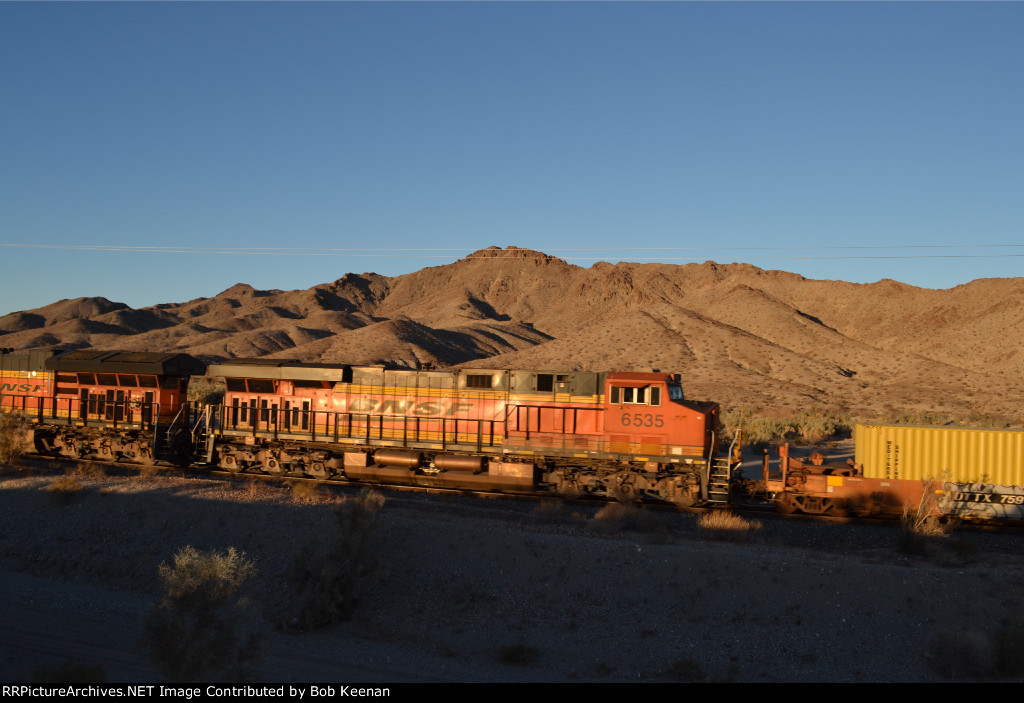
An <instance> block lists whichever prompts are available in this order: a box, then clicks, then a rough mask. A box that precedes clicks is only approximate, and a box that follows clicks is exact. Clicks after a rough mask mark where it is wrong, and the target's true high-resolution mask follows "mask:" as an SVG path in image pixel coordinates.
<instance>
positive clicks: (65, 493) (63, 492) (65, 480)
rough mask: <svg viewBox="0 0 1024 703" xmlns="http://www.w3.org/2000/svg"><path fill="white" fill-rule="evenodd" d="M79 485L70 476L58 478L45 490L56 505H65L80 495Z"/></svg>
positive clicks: (80, 486)
mask: <svg viewBox="0 0 1024 703" xmlns="http://www.w3.org/2000/svg"><path fill="white" fill-rule="evenodd" d="M83 488H84V486H82V484H81V483H79V482H78V481H76V480H75V479H74V478H72V477H70V476H58V477H57V478H55V479H53V482H52V483H51V484H50V485H49V486H48V487H47V488H46V490H47V491H49V493H50V496H51V497H52V498H53V501H54V502H55V503H57V504H58V505H67V504H69V503H70V502H71V501H73V500H74V499H75V498H77V497H78V496H80V495H82V489H83Z"/></svg>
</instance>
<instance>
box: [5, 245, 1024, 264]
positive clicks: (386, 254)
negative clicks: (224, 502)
mask: <svg viewBox="0 0 1024 703" xmlns="http://www.w3.org/2000/svg"><path fill="white" fill-rule="evenodd" d="M0 247H7V248H23V249H51V250H53V249H56V250H67V251H95V252H107V253H145V254H202V255H221V256H225V255H227V256H317V257H324V256H329V257H353V258H354V257H359V258H402V259H451V258H452V254H461V255H463V256H465V257H469V256H470V255H471V254H473V253H476V252H469V251H467V249H465V248H340V247H322V248H313V247H202V246H177V247H173V246H144V245H115V244H21V243H10V244H0ZM1020 248H1024V244H885V245H813V246H768V247H717V246H716V247H618V248H603V249H602V248H559V247H551V248H548V249H547V251H546V252H542V253H544V254H548V255H550V253H551V252H569V253H571V254H572V255H562V256H560V257H558V258H562V259H565V260H566V261H600V260H601V259H603V258H615V259H622V258H627V257H628V258H629V260H631V261H636V262H667V261H685V262H696V261H703V260H706V259H707V258H709V257H710V256H711V255H712V254H713V253H716V252H717V253H725V252H730V253H735V252H740V253H744V252H745V253H747V254H748V255H750V256H751V258H754V259H756V260H759V261H835V260H853V259H985V258H1005V257H1024V254H1016V253H1010V252H1006V251H1004V252H1001V253H991V254H989V253H984V254H975V253H967V252H961V253H910V254H885V253H879V254H867V253H850V254H830V255H824V254H823V255H814V256H806V255H805V256H768V255H765V254H754V252H768V253H775V252H784V251H816V250H821V251H851V252H853V251H858V252H859V251H892V250H927V249H933V250H950V249H967V250H978V249H1020ZM656 251H657V252H665V253H666V254H667V253H675V252H680V253H681V252H704V255H703V256H699V257H697V256H666V255H661V256H630V253H631V252H656ZM428 252H429V253H428ZM441 252H446V253H441ZM593 252H600V253H601V254H603V255H602V256H578V255H575V254H582V253H593ZM476 258H481V259H484V258H486V259H518V258H521V256H520V255H518V254H515V253H506V252H505V251H504V250H500V253H499V251H495V252H494V253H493V254H488V255H485V256H480V257H476Z"/></svg>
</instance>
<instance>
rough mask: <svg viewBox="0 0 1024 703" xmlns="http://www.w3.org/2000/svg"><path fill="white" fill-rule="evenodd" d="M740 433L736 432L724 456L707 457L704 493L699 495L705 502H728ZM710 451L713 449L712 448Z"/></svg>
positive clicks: (712, 503) (736, 461)
mask: <svg viewBox="0 0 1024 703" xmlns="http://www.w3.org/2000/svg"><path fill="white" fill-rule="evenodd" d="M739 442H740V434H739V432H737V433H736V434H735V435H734V436H733V439H732V444H730V445H729V452H728V453H727V454H726V455H725V456H724V457H722V456H715V457H710V456H709V457H708V469H707V472H708V473H707V480H706V481H705V484H704V485H705V489H704V491H703V493H704V495H703V496H701V497H702V498H703V499H704V501H705V502H706V503H709V504H711V505H726V504H728V503H729V491H730V484H731V482H732V469H733V464H734V462H735V463H739V459H738V458H737V457H738V456H739V453H738V451H737V449H738V443H739ZM712 451H714V449H713V448H712Z"/></svg>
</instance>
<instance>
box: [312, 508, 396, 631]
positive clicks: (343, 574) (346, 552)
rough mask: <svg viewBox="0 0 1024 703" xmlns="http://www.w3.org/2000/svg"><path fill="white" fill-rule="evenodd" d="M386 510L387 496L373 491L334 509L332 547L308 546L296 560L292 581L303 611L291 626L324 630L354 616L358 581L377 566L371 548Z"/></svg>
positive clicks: (329, 545)
mask: <svg viewBox="0 0 1024 703" xmlns="http://www.w3.org/2000/svg"><path fill="white" fill-rule="evenodd" d="M383 506H384V496H382V495H381V494H380V493H377V492H376V491H373V490H370V489H363V490H362V491H361V492H360V493H359V495H358V496H357V497H355V498H347V499H345V500H344V501H342V502H341V503H338V504H337V505H335V506H333V508H332V510H333V512H334V515H335V518H336V519H337V531H336V532H335V533H334V535H333V536H332V537H331V538H330V541H329V542H328V543H327V544H316V543H310V544H307V545H306V546H305V547H304V548H303V549H302V551H301V552H299V554H297V555H296V557H295V562H294V564H293V569H292V571H293V574H292V575H293V580H294V581H295V583H296V585H297V586H298V588H299V591H300V594H301V595H300V598H301V602H302V606H301V608H300V610H299V613H298V615H297V616H296V617H295V618H294V620H293V623H292V624H294V625H295V626H297V627H299V628H301V629H304V630H307V629H314V628H317V627H325V626H327V625H332V624H334V623H336V622H339V621H341V620H343V619H344V618H345V617H346V616H347V615H348V614H349V613H350V612H351V609H352V607H353V605H354V603H355V599H356V595H357V593H358V589H359V583H360V581H362V580H363V579H365V578H366V577H367V576H368V575H369V574H370V573H372V571H373V569H374V567H375V566H376V560H375V559H374V558H373V557H372V554H371V551H370V542H371V540H372V538H373V535H374V533H375V532H376V529H377V523H378V521H379V518H380V510H381V508H382V507H383Z"/></svg>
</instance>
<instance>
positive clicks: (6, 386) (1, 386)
mask: <svg viewBox="0 0 1024 703" xmlns="http://www.w3.org/2000/svg"><path fill="white" fill-rule="evenodd" d="M42 389H43V384H41V383H37V384H35V385H32V384H31V383H21V384H18V383H0V392H3V393H38V392H39V391H41V390H42Z"/></svg>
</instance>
